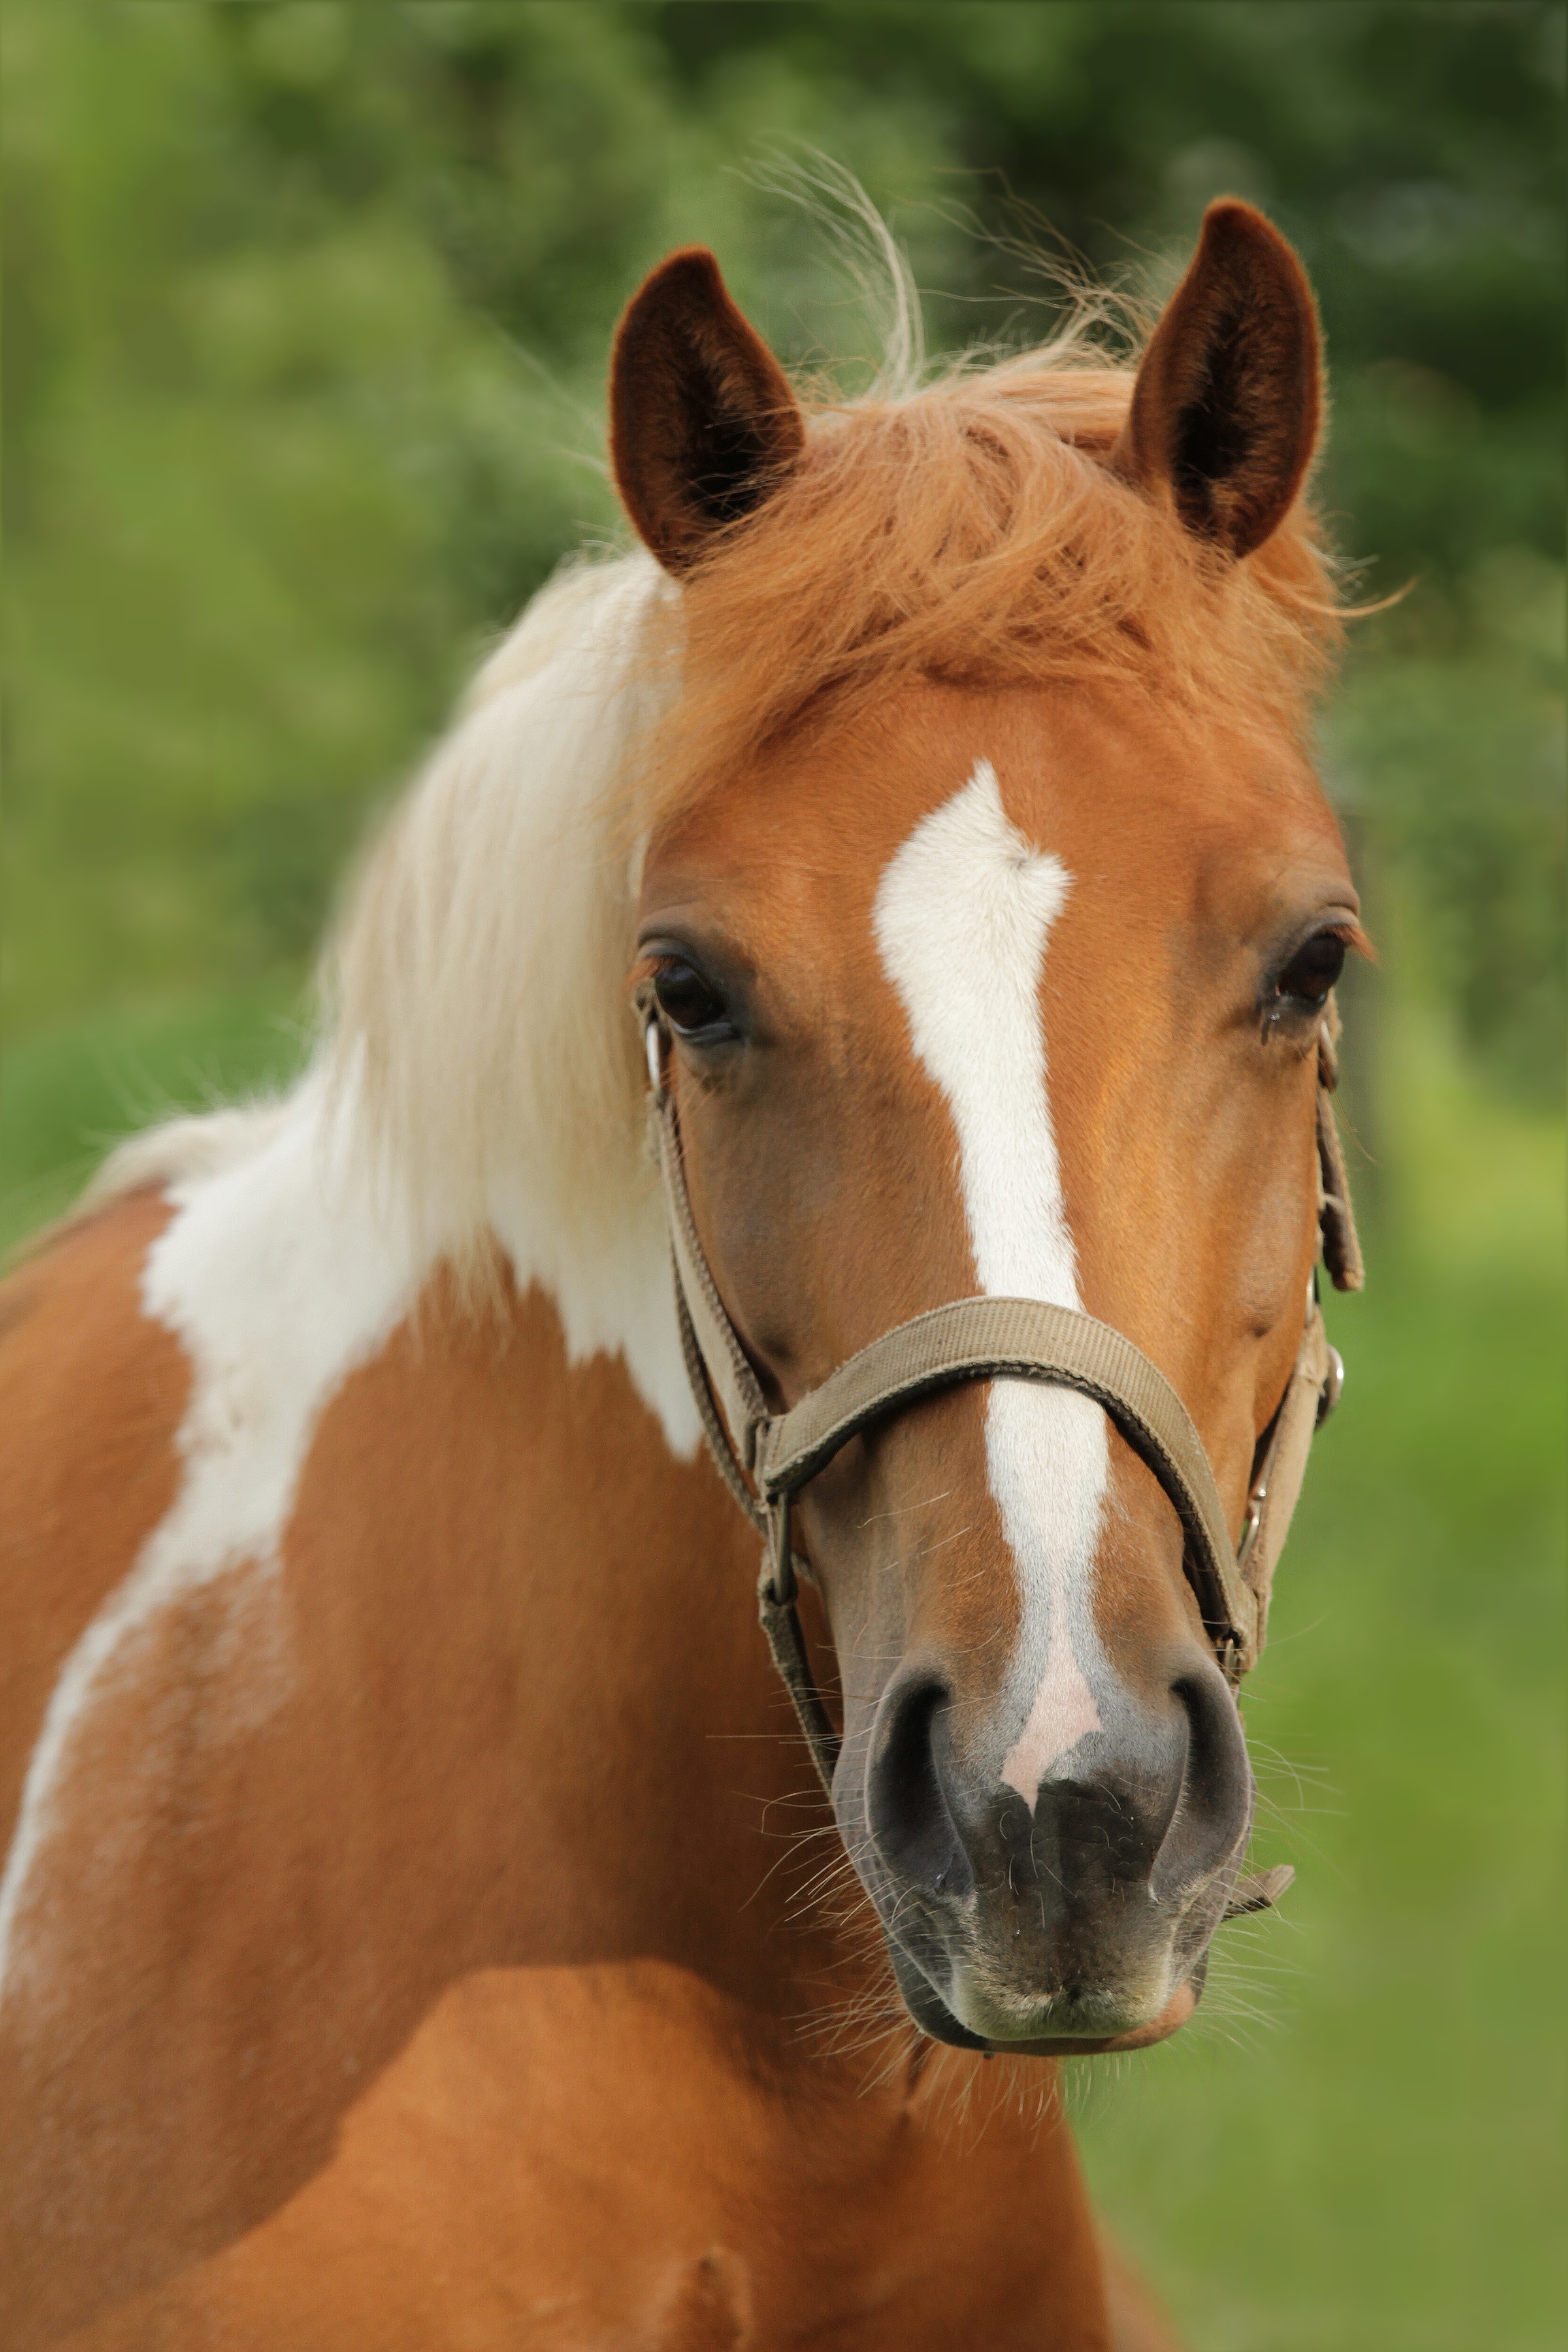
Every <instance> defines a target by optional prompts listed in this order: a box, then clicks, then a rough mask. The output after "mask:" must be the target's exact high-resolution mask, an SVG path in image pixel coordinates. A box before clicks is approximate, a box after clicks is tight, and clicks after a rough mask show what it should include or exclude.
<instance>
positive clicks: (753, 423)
mask: <svg viewBox="0 0 1568 2352" xmlns="http://www.w3.org/2000/svg"><path fill="white" fill-rule="evenodd" d="M804 446H805V422H804V420H803V419H802V416H801V413H800V410H799V408H798V406H797V405H796V403H795V394H793V393H792V392H791V390H790V388H789V385H788V383H787V382H786V381H785V378H784V370H783V369H782V368H781V367H780V365H779V363H778V362H777V360H775V359H774V357H773V353H772V352H770V351H769V349H768V347H767V345H766V343H764V342H763V339H762V337H761V336H760V335H759V334H758V333H757V331H756V330H755V329H754V328H753V327H752V326H751V325H750V324H749V323H748V322H747V320H745V319H743V318H742V315H741V313H740V311H739V310H736V308H735V305H734V304H733V302H731V299H730V297H729V295H728V293H727V292H726V290H725V287H724V281H723V279H722V278H721V277H720V275H719V265H718V263H717V262H716V261H715V260H714V258H713V256H712V255H711V254H710V252H708V251H707V249H706V248H705V247H702V246H692V247H689V248H688V250H686V251H685V252H683V253H672V254H671V255H670V257H669V258H668V261H662V262H660V264H659V266H658V268H657V269H656V270H655V271H654V272H653V275H652V276H651V277H650V278H646V279H645V280H644V282H643V284H642V285H641V287H639V289H637V293H636V294H634V295H633V297H632V299H631V301H630V302H629V303H628V305H627V307H626V316H625V318H624V319H623V320H621V325H620V332H619V333H618V334H617V336H616V350H615V357H614V359H613V361H612V362H611V367H610V448H611V454H612V456H613V457H614V459H615V467H616V484H617V486H618V488H619V489H620V493H621V497H622V499H623V500H624V502H625V505H626V512H627V513H628V514H629V515H630V517H631V519H632V520H633V522H634V523H635V524H636V525H637V531H638V534H639V535H640V537H641V538H642V539H643V540H644V541H646V542H647V545H648V546H649V547H650V548H651V549H652V550H653V551H654V553H655V554H656V555H657V556H658V560H659V562H661V563H662V564H663V565H664V568H665V570H666V571H667V572H684V571H686V570H687V568H688V567H689V565H690V564H693V563H695V562H697V560H698V558H699V557H700V555H701V554H702V553H703V552H704V551H705V549H706V548H707V547H708V546H709V545H710V542H711V541H712V538H713V534H714V532H715V531H717V530H721V529H722V528H723V526H724V525H725V524H726V523H731V522H738V521H739V520H741V518H742V516H743V515H748V514H750V513H751V511H752V508H753V507H757V506H760V505H761V504H762V502H763V499H765V498H767V497H768V495H769V494H770V492H771V491H773V489H775V488H777V486H778V483H779V481H780V479H781V478H782V477H783V476H784V474H786V473H787V472H788V470H789V468H790V467H791V466H793V465H794V463H795V459H796V458H797V457H799V455H800V453H801V450H802V448H803V447H804Z"/></svg>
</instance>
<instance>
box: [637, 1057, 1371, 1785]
mask: <svg viewBox="0 0 1568 2352" xmlns="http://www.w3.org/2000/svg"><path fill="white" fill-rule="evenodd" d="M648 1040H649V1052H648V1068H649V1073H650V1076H651V1077H652V1079H653V1091H652V1094H651V1096H650V1098H649V1105H648V1120H649V1131H650V1135H651V1139H652V1142H653V1147H654V1150H655V1153H656V1155H657V1157H658V1164H659V1170H660V1172H661V1174H662V1176H663V1180H664V1195H665V1205H666V1210H667V1213H668V1223H669V1235H670V1244H671V1253H672V1255H673V1258H674V1262H675V1298H676V1309H677V1314H678V1317H679V1325H680V1338H681V1349H682V1353H683V1355H684V1357H685V1361H686V1370H687V1374H688V1377H689V1380H690V1382H691V1390H692V1394H693V1396H694V1397H695V1398H696V1401H697V1408H698V1412H699V1413H700V1417H701V1421H702V1427H703V1432H704V1433H705V1435H706V1437H707V1440H708V1444H709V1447H710V1451H711V1453H712V1455H713V1459H714V1462H715V1463H716V1464H717V1465H718V1468H719V1471H720V1474H721V1476H722V1478H723V1480H724V1483H725V1485H726V1486H728V1487H729V1489H730V1492H731V1495H732V1496H734V1498H735V1500H736V1502H737V1503H738V1504H739V1505H740V1507H741V1508H742V1510H743V1511H744V1512H745V1514H746V1516H747V1517H748V1518H750V1519H751V1521H752V1525H753V1526H754V1527H755V1528H756V1529H757V1532H758V1534H759V1535H761V1536H762V1537H763V1541H764V1545H765V1549H764V1552H763V1567H762V1576H761V1580H760V1582H759V1586H758V1596H757V1597H758V1612H759V1614H760V1616H761V1619H762V1623H763V1631H764V1633H766V1635H767V1638H768V1645H769V1648H770V1649H771V1650H772V1652H773V1663H774V1664H775V1666H776V1667H777V1669H778V1672H779V1675H780V1677H781V1679H782V1681H783V1682H784V1686H785V1688H786V1689H787V1690H788V1692H789V1695H790V1697H791V1699H792V1700H793V1702H794V1704H795V1714H796V1716H797V1717H798V1719H799V1722H800V1727H801V1729H802V1731H803V1732H804V1733H805V1738H806V1743H807V1746H808V1747H809V1748H810V1750H811V1754H812V1759H813V1761H814V1762H815V1764H816V1769H817V1771H818V1773H819V1774H820V1776H821V1779H822V1781H823V1785H824V1786H825V1788H826V1789H828V1790H830V1791H831V1788H832V1781H833V1770H834V1766H835V1765H836V1763H837V1758H838V1748H839V1738H838V1735H837V1732H836V1731H835V1729H834V1727H833V1724H832V1721H831V1719H830V1718H829V1717H828V1714H827V1710H826V1707H825V1706H824V1705H823V1702H822V1697H821V1694H820V1693H819V1692H818V1690H817V1688H816V1682H815V1680H814V1678H813V1675H812V1672H811V1666H810V1661H809V1659H808V1657H807V1654H806V1649H805V1638H804V1636H803V1634H802V1633H801V1627H800V1619H799V1616H798V1614H797V1612H796V1609H795V1591H796V1585H797V1582H798V1579H799V1576H800V1573H801V1563H800V1561H799V1560H798V1559H797V1558H796V1556H795V1552H794V1550H793V1549H792V1547H791V1542H790V1512H791V1507H792V1506H793V1504H794V1501H795V1496H796V1495H797V1494H798V1493H799V1491H800V1489H801V1488H802V1487H803V1486H805V1485H806V1484H807V1483H808V1482H809V1481H810V1480H811V1479H813V1478H815V1477H816V1474H817V1472H818V1471H819V1470H822V1469H824V1468H826V1465H827V1464H828V1463H829V1462H830V1461H832V1459H833V1457H834V1455H835V1454H837V1453H838V1452H839V1451H840V1449H841V1448H842V1447H844V1446H845V1445H847V1444H848V1443H849V1440H850V1439H851V1438H852V1437H855V1436H858V1434H859V1433H860V1432H861V1431H862V1430H863V1429H866V1428H868V1426H869V1425H870V1424H871V1423H874V1422H878V1421H881V1420H884V1419H886V1418H887V1416H888V1415H889V1413H893V1412H902V1411H903V1410H904V1409H905V1408H906V1407H908V1406H909V1405H911V1404H913V1403H915V1402H918V1400H919V1399H920V1398H921V1397H924V1396H931V1395H933V1394H934V1393H936V1391H939V1390H942V1389H946V1388H952V1387H954V1386H956V1385H957V1384H958V1383H959V1382H961V1381H991V1380H1025V1381H1044V1382H1047V1383H1048V1384H1050V1385H1051V1386H1053V1387H1058V1388H1068V1389H1073V1390H1075V1391H1077V1392H1078V1393H1079V1395H1080V1396H1086V1397H1089V1398H1092V1400H1093V1401H1094V1402H1095V1403H1096V1404H1098V1405H1099V1406H1100V1408H1101V1410H1102V1411H1103V1412H1105V1414H1106V1415H1107V1417H1108V1419H1109V1420H1110V1422H1111V1423H1113V1424H1114V1426H1115V1428H1116V1429H1117V1430H1118V1431H1119V1432H1120V1433H1121V1436H1122V1437H1123V1438H1125V1440H1126V1441H1127V1444H1129V1445H1130V1446H1131V1448H1132V1451H1133V1452H1134V1453H1135V1454H1137V1455H1138V1456H1139V1458H1140V1460H1141V1461H1142V1463H1143V1464H1144V1465H1145V1466H1146V1467H1147V1468H1148V1469H1149V1470H1150V1471H1151V1472H1152V1475H1153V1476H1154V1477H1155V1478H1156V1479H1158V1481H1159V1483H1160V1486H1162V1488H1163V1491H1164V1493H1165V1495H1166V1496H1167V1498H1168V1499H1169V1501H1170V1503H1171V1505H1172V1507H1173V1509H1174V1510H1175V1513H1176V1516H1177V1517H1178V1518H1179V1519H1180V1521H1181V1523H1182V1532H1183V1538H1184V1542H1183V1564H1184V1569H1185V1571H1186V1575H1187V1580H1188V1581H1189V1583H1190V1584H1191V1586H1192V1588H1193V1591H1194V1596H1195V1597H1196V1600H1197V1604H1198V1608H1199V1611H1200V1612H1201V1614H1202V1617H1203V1621H1204V1627H1205V1632H1206V1633H1207V1634H1208V1637H1209V1639H1210V1641H1211V1642H1212V1643H1213V1644H1214V1647H1215V1655H1216V1656H1217V1658H1218V1660H1219V1663H1220V1664H1221V1666H1222V1667H1223V1668H1224V1670H1225V1674H1226V1679H1227V1680H1228V1681H1229V1682H1230V1684H1231V1685H1232V1686H1233V1687H1234V1686H1235V1685H1237V1684H1238V1683H1239V1682H1240V1680H1241V1677H1242V1675H1244V1674H1245V1673H1246V1672H1247V1668H1248V1667H1249V1666H1251V1665H1252V1664H1254V1663H1255V1662H1256V1660H1257V1657H1258V1652H1259V1650H1260V1649H1261V1648H1262V1646H1263V1637H1264V1632H1265V1628H1266V1624H1267V1620H1268V1597H1269V1590H1270V1586H1271V1583H1272V1580H1273V1573H1274V1566H1275V1562H1276V1561H1277V1560H1278V1559H1279V1553H1280V1551H1281V1550H1282V1549H1283V1548H1284V1543H1285V1537H1286V1534H1287V1532H1288V1530H1289V1524H1290V1518H1291V1514H1292V1513H1293V1511H1294V1509H1295V1507H1296V1497H1297V1496H1298V1495H1299V1493H1300V1486H1301V1479H1302V1475H1303V1474H1304V1472H1305V1470H1306V1466H1307V1454H1308V1450H1309V1448H1310V1444H1311V1441H1312V1433H1313V1432H1314V1430H1315V1429H1316V1428H1317V1427H1318V1425H1319V1423H1321V1421H1322V1420H1323V1419H1324V1418H1325V1417H1326V1415H1327V1414H1328V1413H1329V1412H1331V1410H1332V1408H1333V1405H1334V1404H1335V1402H1337V1401H1338V1396H1339V1388H1340V1382H1341V1381H1342V1377H1343V1372H1342V1366H1341V1364H1340V1360H1339V1358H1338V1356H1337V1355H1336V1353H1335V1351H1334V1350H1333V1349H1331V1347H1330V1345H1329V1342H1328V1338H1327V1335H1326V1333H1325V1331H1324V1328H1323V1318H1322V1312H1321V1308H1320V1307H1319V1305H1318V1302H1317V1297H1316V1286H1315V1285H1314V1286H1313V1291H1312V1294H1311V1295H1310V1297H1309V1298H1308V1302H1307V1316H1306V1322H1305V1327H1304V1328H1303V1331H1302V1335H1301V1344H1300V1349H1299V1350H1298V1352H1297V1357H1296V1362H1295V1366H1294V1369H1293V1370H1292V1372H1291V1375H1290V1379H1289V1383H1288V1384H1287V1386H1286V1390H1285V1393H1284V1396H1283V1397H1282V1398H1281V1400H1280V1402H1279V1410H1278V1411H1277V1412H1276V1413H1275V1416H1274V1419H1273V1421H1272V1423H1270V1424H1269V1426H1268V1429H1267V1430H1266V1431H1265V1432H1264V1434H1263V1437H1262V1439H1261V1440H1260V1441H1259V1445H1258V1453H1259V1455H1260V1457H1261V1458H1260V1463H1259V1465H1258V1468H1257V1470H1256V1473H1255V1475H1254V1479H1253V1484H1252V1490H1251V1493H1250V1495H1249V1496H1248V1498H1247V1514H1246V1517H1245V1520H1244V1523H1243V1528H1242V1534H1241V1541H1240V1545H1239V1548H1237V1547H1233V1545H1232V1543H1231V1539H1230V1533H1229V1528H1228V1526H1227V1524H1226V1513H1225V1507H1224V1505H1223V1503H1222V1502H1221V1500H1220V1496H1219V1490H1218V1487H1217V1486H1215V1476H1214V1472H1213V1470H1212V1468H1211V1467H1210V1465H1209V1459H1208V1456H1207V1454H1205V1451H1204V1447H1203V1442H1202V1440H1201V1439H1200V1437H1199V1436H1198V1433H1197V1431H1196V1430H1195V1429H1194V1426H1193V1423H1192V1420H1191V1417H1190V1415H1189V1414H1188V1412H1187V1410H1186V1407H1185V1406H1184V1404H1183V1402H1182V1401H1181V1399H1180V1397H1179V1396H1178V1395H1177V1394H1176V1391H1175V1390H1174V1389H1173V1387H1172V1386H1171V1383H1170V1382H1169V1381H1167V1380H1166V1378H1165V1376H1164V1374H1163V1372H1161V1371H1159V1370H1157V1369H1156V1368H1155V1366H1154V1365H1153V1364H1152V1363H1151V1362H1150V1360H1149V1359H1148V1357H1147V1356H1145V1355H1144V1354H1143V1353H1142V1349H1138V1348H1136V1347H1134V1346H1133V1344H1132V1342H1131V1339H1126V1338H1125V1337H1124V1336H1123V1335H1122V1333H1121V1332H1120V1331H1117V1330H1113V1329H1112V1328H1111V1327H1110V1324H1108V1323H1100V1322H1097V1321H1096V1319H1095V1318H1094V1317H1093V1316H1092V1315H1084V1314H1080V1313H1079V1312H1078V1311H1077V1310H1076V1309H1075V1308H1072V1307H1054V1306H1051V1305H1049V1304H1048V1303H1047V1301H1045V1300H1044V1299H1038V1298H997V1297H976V1298H958V1299H952V1300H950V1301H949V1302H948V1303H947V1304H946V1305H944V1306H942V1307H931V1308H930V1309H929V1310H928V1311H927V1312H926V1313H925V1314H923V1315H917V1316H914V1317H913V1318H911V1319H910V1321H909V1322H907V1323H900V1324H899V1325H898V1326H897V1327H896V1328H894V1329H893V1330H891V1331H885V1332H884V1333H883V1334H882V1336H881V1337H880V1339H873V1340H872V1341H871V1342H870V1344H869V1345H868V1347H865V1348H862V1349H860V1350H859V1351H858V1354H856V1355H853V1356H851V1357H850V1358H849V1359H848V1360H847V1362H846V1363H842V1364H840V1365H839V1367H838V1369H837V1371H834V1372H830V1373H829V1374H828V1376H827V1378H826V1380H825V1381H822V1383H821V1384H820V1386H818V1387H816V1388H815V1389H812V1390H811V1391H809V1392H808V1393H807V1394H806V1395H805V1396H804V1397H802V1398H801V1400H800V1402H799V1403H798V1404H795V1405H793V1406H792V1407H791V1408H790V1410H789V1411H788V1412H783V1413H777V1414H773V1413H770V1412H768V1409H767V1403H766V1401H765V1399H764V1398H763V1392H762V1389H761V1386H760V1384H759V1382H758V1381H757V1376H756V1374H755V1372H754V1371H753V1370H752V1366H751V1363H750V1361H749V1360H748V1358H747V1355H746V1351H745V1349H743V1348H742V1345H741V1341H740V1339H739V1336H738V1335H737V1333H736V1330H735V1328H734V1325H733V1324H732V1323H731V1320H730V1318H729V1315H728V1313H727V1312H726V1310H725V1307H724V1303H723V1301H722V1299H721V1297H720V1295H719V1289H718V1286H717V1284H716V1283H715V1282H714V1279H713V1276H712V1271H711V1269H710V1266H709V1264H708V1260H707V1257H706V1255H705V1254H704V1252H703V1248H702V1244H701V1242H700V1239H699V1237H698V1233H697V1226H696V1222H695V1220H694V1219H693V1217H692V1213H691V1202H690V1199H689V1195H688V1192H687V1189H686V1173H685V1168H684V1165H683V1162H682V1153H681V1143H680V1128H679V1120H678V1118H677V1116H676V1110H675V1104H674V1100H673V1097H671V1095H670V1094H669V1091H668V1087H667V1086H666V1084H665V1080H664V1054H663V1051H662V1045H663V1040H662V1037H661V1036H660V1034H659V1024H658V1022H657V1018H654V1019H650V1021H649V1024H648ZM1335 1076H1337V1071H1336V1070H1335V1068H1334V1064H1333V1057H1332V1044H1331V1038H1330V1036H1329V1034H1328V1033H1327V1031H1326V1030H1325V1034H1324V1040H1323V1051H1322V1054H1321V1058H1320V1065H1319V1078H1320V1084H1319V1104H1318V1145H1319V1168H1320V1179H1319V1219H1320V1224H1321V1229H1322V1234H1323V1240H1324V1255H1325V1257H1326V1259H1327V1262H1328V1265H1329V1269H1330V1272H1331V1275H1332V1277H1333V1279H1334V1281H1335V1283H1336V1284H1337V1285H1338V1286H1339V1287H1340V1288H1341V1289H1359V1288H1360V1287H1361V1255H1360V1250H1359V1247H1358V1245H1357V1242H1356V1234H1355V1224H1354V1220H1353V1218H1352V1214H1351V1208H1350V1192H1349V1187H1348V1185H1347V1183H1346V1181H1345V1174H1344V1162H1343V1159H1342V1154H1341V1152H1340V1149H1339V1138H1338V1134H1337V1132H1336V1130H1335V1128H1334V1122H1333V1112H1332V1108H1331V1104H1330V1102H1329V1099H1328V1092H1329V1088H1330V1087H1331V1084H1332V1083H1333V1080H1334V1078H1335Z"/></svg>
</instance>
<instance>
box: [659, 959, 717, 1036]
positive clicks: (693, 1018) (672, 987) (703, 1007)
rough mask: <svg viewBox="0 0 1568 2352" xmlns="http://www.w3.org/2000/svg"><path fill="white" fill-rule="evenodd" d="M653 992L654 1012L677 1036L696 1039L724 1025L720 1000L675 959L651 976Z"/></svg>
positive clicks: (697, 972) (700, 977) (690, 969)
mask: <svg viewBox="0 0 1568 2352" xmlns="http://www.w3.org/2000/svg"><path fill="white" fill-rule="evenodd" d="M653 992H654V996H655V998H656V999H657V1001H658V1009H659V1011H660V1012H661V1013H663V1015H664V1017H665V1019H666V1020H667V1021H668V1024H669V1025H670V1027H671V1028H672V1029H673V1030H674V1031H675V1032H676V1034H677V1035H678V1036H681V1037H697V1036H700V1035H702V1034H703V1033H704V1032H705V1031H709V1030H713V1029H718V1028H721V1027H722V1026H723V1025H724V1024H725V1018H726V1016H725V1012H724V1000H723V998H722V997H721V995H720V994H719V993H718V992H717V990H715V989H713V988H710V986H709V984H708V982H706V981H705V980H704V979H703V977H702V974H701V973H700V971H696V970H695V969H694V968H693V967H692V966H691V965H690V964H689V963H687V962H685V961H683V960H682V959H681V958H680V957H679V956H671V957H670V959H669V960H668V962H667V963H661V964H660V965H659V968H658V971H656V972H655V974H654V979H653Z"/></svg>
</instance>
